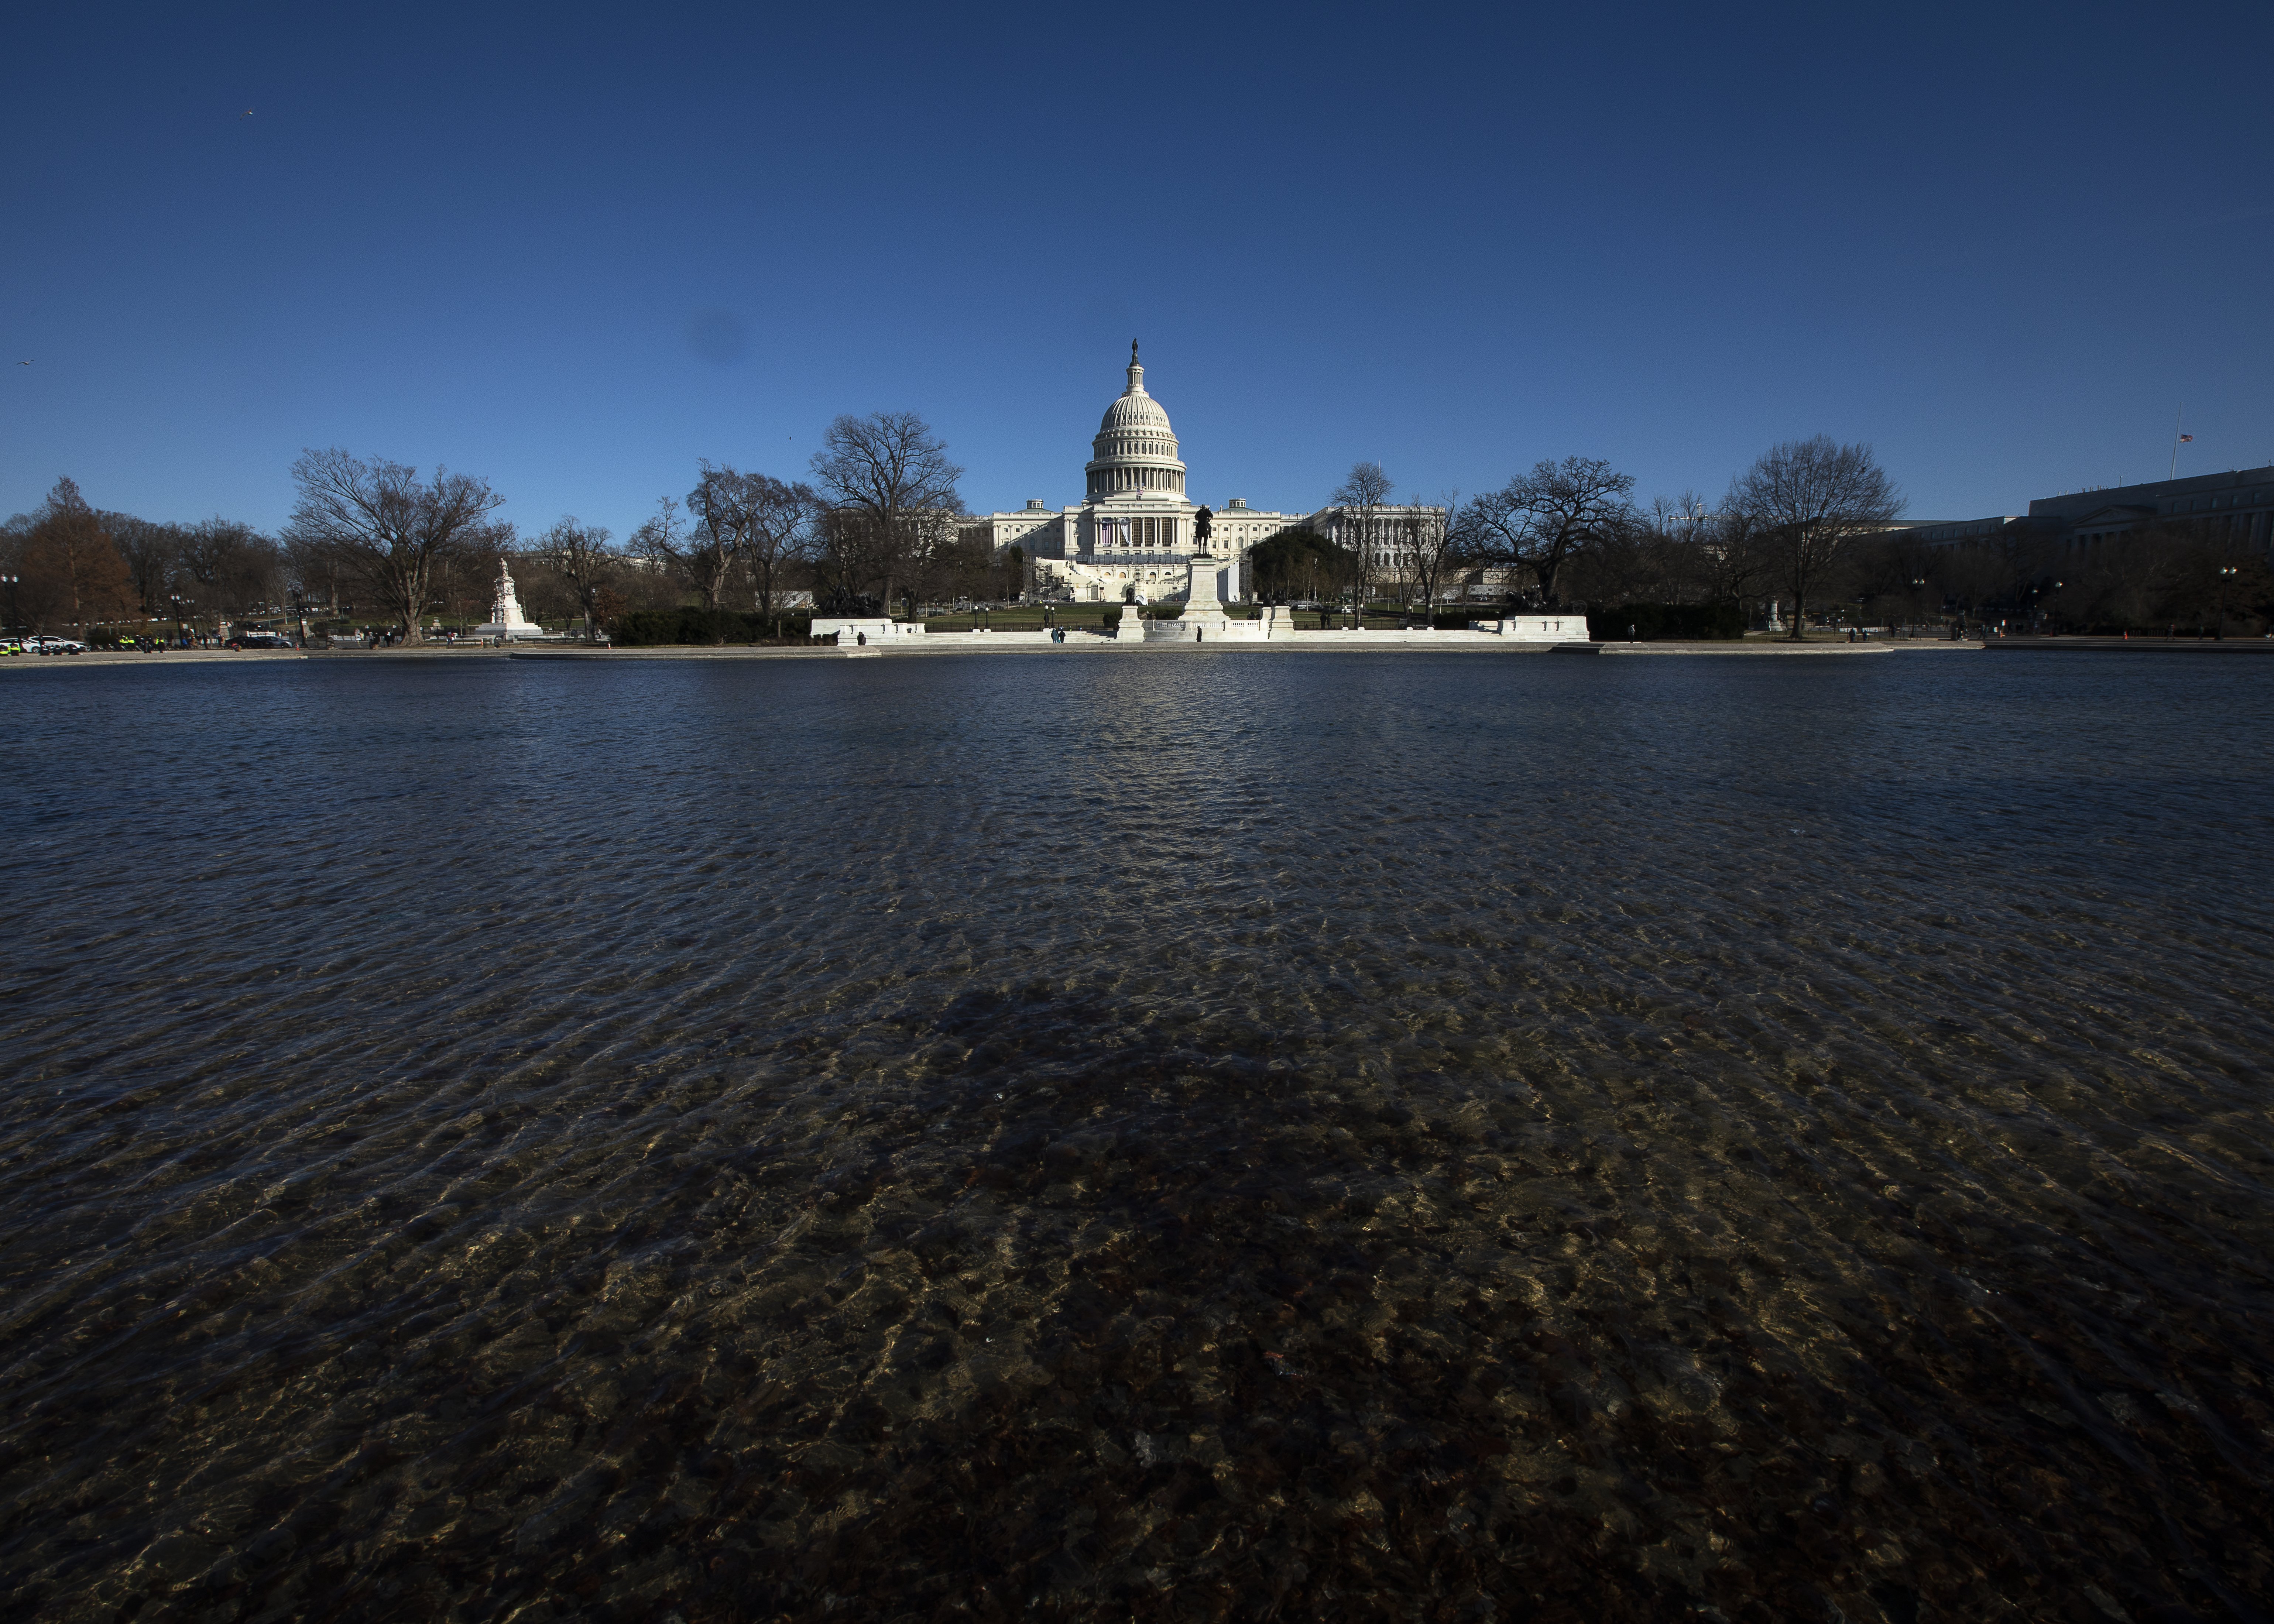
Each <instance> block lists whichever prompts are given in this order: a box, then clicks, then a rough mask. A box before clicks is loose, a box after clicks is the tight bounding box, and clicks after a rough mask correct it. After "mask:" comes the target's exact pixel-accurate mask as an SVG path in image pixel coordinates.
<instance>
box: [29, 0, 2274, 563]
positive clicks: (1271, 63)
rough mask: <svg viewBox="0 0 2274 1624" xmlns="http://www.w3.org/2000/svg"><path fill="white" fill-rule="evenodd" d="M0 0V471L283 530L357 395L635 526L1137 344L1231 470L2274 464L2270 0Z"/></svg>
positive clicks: (2095, 471)
mask: <svg viewBox="0 0 2274 1624" xmlns="http://www.w3.org/2000/svg"><path fill="white" fill-rule="evenodd" d="M14 15H15V17H16V20H15V21H14V22H13V23H12V24H11V26H10V29H9V43H8V49H7V52H6V60H5V65H4V70H0V72H4V86H5V96H4V99H0V124H4V129H5V136H6V139H5V159H4V170H0V193H4V201H5V207H6V214H5V219H6V222H7V229H6V232H5V235H4V238H0V241H4V250H0V289H4V295H5V297H4V301H0V327H4V329H5V337H4V346H5V351H6V353H5V354H4V356H0V514H4V513H8V512H13V511H17V510H20V509H23V508H29V507H31V506H33V505H34V504H35V503H36V502H37V501H38V500H39V499H40V497H41V494H42V493H43V492H44V491H45V490H46V489H47V487H48V485H49V484H50V483H51V482H52V481H53V480H54V479H55V477H56V476H57V475H58V474H64V473H68V474H70V475H72V476H73V477H76V478H77V479H78V480H79V483H80V485H82V487H83V488H84V489H85V491H86V492H87V496H88V498H89V500H93V501H94V503H96V505H98V506H100V507H105V508H117V509H123V510H126V511H130V512H135V513H139V514H142V515H147V516H150V517H154V518H182V519H192V518H197V517H200V516H204V515H211V514H215V513H220V514H225V515H230V516H234V517H240V518H244V519H247V520H250V521H252V522H253V523H257V524H260V525H262V526H264V527H267V526H274V525H275V524H278V523H281V522H282V519H283V518H284V516H285V515H286V513H287V512H288V511H289V509H290V502H291V485H290V479H289V477H288V472H287V470H288V469H289V467H290V463H291V462H292V459H293V458H294V456H295V455H297V453H298V452H299V451H300V449H301V448H302V447H320V446H328V445H339V446H344V447H348V448H349V449H350V450H352V451H355V452H357V453H358V454H359V455H378V456H387V457H391V458H394V459H395V460H398V461H402V462H412V463H416V464H418V465H419V466H420V467H422V468H425V467H430V466H431V465H433V464H434V463H436V462H443V463H447V464H448V466H450V467H452V468H455V469H462V470H467V471H469V472H472V473H477V474H479V475H482V476H483V477H486V478H488V479H489V480H491V481H492V483H493V484H494V485H496V486H497V487H498V488H499V489H500V490H501V492H504V493H505V494H506V496H507V497H508V501H509V505H508V508H507V510H506V511H507V513H508V515H510V516H511V517H513V518H514V519H515V520H516V521H517V522H518V523H521V524H522V525H523V527H524V528H530V527H536V526H541V525H543V524H545V523H549V522H550V521H551V520H552V519H553V518H555V517H557V516H559V515H561V514H563V513H573V514H576V515H579V516H581V517H583V518H584V519H586V520H588V521H590V522H593V523H604V524H607V525H609V526H611V527H612V528H614V530H616V532H617V533H618V534H619V535H622V534H624V533H625V532H627V531H629V530H630V528H631V527H632V526H633V525H634V524H635V523H636V522H637V521H638V519H639V517H640V516H641V515H642V514H643V513H644V511H646V510H647V509H648V508H649V507H650V506H651V504H652V502H653V500H654V499H655V498H656V497H657V496H658V495H659V494H661V493H664V492H673V493H679V492H684V491H685V490H686V489H687V488H688V486H689V484H690V483H691V480H692V477H693V474H694V470H695V463H696V460H697V458H698V457H704V456H707V457H711V458H712V459H714V460H718V461H725V462H734V463H735V464H737V465H740V466H744V467H756V468H759V469H764V470H768V471H771V472H774V473H778V474H782V475H792V476H794V475H799V474H801V473H802V470H803V468H804V464H805V462H806V459H807V457H808V456H809V454H810V453H811V451H812V450H813V448H814V447H815V445H816V442H817V439H818V437H819V434H820V431H821V430H822V429H823V427H824V426H825V425H826V424H827V423H828V421H829V419H830V418H831V417H832V416H833V415H835V414H836V413H839V412H848V411H849V412H865V411H870V410H878V409H882V408H896V409H897V408H907V409H913V410H916V411H918V412H921V413H922V414H923V416H924V417H927V418H928V419H929V420H930V422H931V423H932V425H934V426H935V427H936V428H937V430H938V431H939V432H940V433H941V434H942V435H943V436H944V437H945V439H946V440H947V441H948V442H949V445H950V447H951V449H952V451H953V454H954V455H955V457H956V459H957V460H958V461H959V462H962V463H963V464H964V465H965V466H966V467H967V468H968V470H969V472H968V477H966V479H965V481H964V487H963V488H964V494H965V496H966V498H967V499H968V501H969V502H970V503H971V504H972V505H973V506H975V507H977V508H994V507H1002V506H1015V505H1017V504H1018V503H1019V502H1020V501H1022V500H1024V499H1026V498H1028V497H1040V498H1042V499H1043V500H1046V501H1048V502H1050V503H1051V504H1052V505H1058V504H1061V503H1065V502H1068V501H1074V500H1080V496H1081V464H1082V462H1083V461H1084V460H1085V459H1086V458H1087V456H1088V440H1089V436H1090V435H1091V434H1093V433H1095V432H1096V426H1097V418H1098V416H1099V414H1100V413H1101V412H1102V411H1103V409H1104V407H1105V404H1106V402H1107V401H1108V400H1109V399H1110V398H1111V396H1112V395H1114V394H1115V393H1116V392H1117V391H1118V389H1119V387H1120V384H1121V372H1120V368H1121V365H1122V364H1123V362H1124V360H1125V359H1126V355H1127V351H1128V346H1129V341H1130V339H1131V338H1132V337H1137V338H1141V339H1142V340H1143V341H1144V345H1145V361H1146V364H1147V372H1148V383H1149V384H1151V385H1152V386H1153V387H1154V391H1155V393H1156V395H1159V396H1160V398H1161V400H1162V402H1163V404H1165V405H1166V406H1167V408H1168V409H1169V411H1170V413H1171V417H1173V419H1174V421H1175V424H1176V427H1177V430H1178V434H1179V435H1180V437H1181V438H1182V440H1183V442H1184V455H1185V459H1186V462H1187V463H1188V464H1189V465H1190V467H1191V470H1192V490H1193V494H1194V495H1195V496H1196V497H1199V498H1201V499H1204V500H1211V501H1217V502H1221V501H1222V500H1224V498H1226V497H1229V496H1233V495H1239V496H1244V497H1246V498H1247V499H1248V500H1250V502H1252V503H1254V505H1257V506H1265V505H1270V506H1285V507H1308V506H1310V505H1313V504H1315V503H1317V502H1319V501H1321V500H1323V498H1324V496H1325V493H1326V492H1327V491H1328V490H1329V488H1330V487H1331V486H1332V485H1333V484H1334V483H1335V482H1336V480H1337V477H1339V476H1340V474H1341V473H1342V472H1343V471H1344V470H1346V469H1347V468H1348V467H1349V465H1350V464H1351V463H1352V462H1354V461H1356V460H1359V459H1360V458H1374V459H1378V460H1380V461H1381V462H1382V463H1384V464H1385V465H1386V466H1387V467H1388V468H1389V471H1390V473H1391V474H1392V476H1393V477H1395V478H1396V479H1397V481H1398V482H1399V484H1400V485H1402V486H1404V487H1407V488H1409V489H1417V490H1420V491H1424V492H1437V491H1440V490H1442V489H1444V488H1446V487H1449V486H1458V487H1460V488H1462V489H1465V490H1474V489H1477V488H1479V487H1480V486H1486V485H1497V484H1499V483H1501V482H1502V481H1504V480H1505V479H1507V478H1508V477H1509V476H1510V474H1512V473H1514V472H1516V471H1517V470H1519V469H1521V468H1524V467H1526V466H1529V465H1530V464H1531V463H1532V462H1533V461H1535V460H1537V459H1538V458H1540V457H1543V456H1559V457H1560V456H1562V455H1567V454H1571V453H1580V454H1585V455H1593V456H1602V457H1607V458H1609V459H1610V460H1611V461H1612V462H1615V464H1617V465H1618V466H1620V467H1621V468H1623V469H1625V470H1629V471H1630V472H1632V473H1633V474H1634V475H1635V476H1636V477H1637V478H1638V481H1639V489H1640V492H1641V493H1643V494H1649V493H1653V492H1667V493H1672V492H1677V491H1680V490H1682V489H1683V488H1685V487H1690V488H1695V489H1698V490H1699V491H1701V492H1706V494H1708V495H1709V496H1710V495H1714V494H1718V493H1719V492H1721V491H1722V490H1723V489H1724V488H1726V486H1727V485H1728V479H1729V477H1730V476H1731V475H1732V474H1733V473H1734V472H1736V470H1738V469H1739V468H1741V467H1742V466H1743V464H1744V463H1746V462H1749V461H1750V460H1751V458H1752V457H1753V456H1754V455H1756V454H1758V452H1759V451H1760V450H1761V449H1762V448H1764V447H1766V446H1767V445H1768V444H1770V443H1771V442H1773V441H1774V440H1781V439H1786V438H1790V437H1794V436H1798V435H1806V434H1811V433H1816V432H1826V433H1830V434H1833V435H1836V436H1838V437H1840V438H1841V439H1843V440H1868V441H1870V442H1871V444H1872V445H1873V446H1875V447H1877V449H1878V451H1879V455H1880V457H1881V459H1882V461H1883V462H1885V463H1886V465H1887V467H1888V468H1889V470H1891V471H1892V472H1893V473H1894V476H1895V477H1896V478H1897V480H1898V481H1899V482H1900V483H1901V485H1902V486H1903V487H1904V489H1905V491H1906V492H1907V493H1908V494H1909V499H1910V511H1911V513H1912V514H1913V515H1920V516H1929V517H1965V516H1973V515H1981V514H1986V513H1998V512H2014V511H2019V510H2021V508H2022V504H2024V503H2025V502H2026V501H2027V500H2029V497H2031V496H2033V495H2043V494H2047V493H2050V492H2057V491H2063V490H2073V489H2076V488H2078V487H2080V486H2082V485H2100V484H2111V483H2119V482H2123V481H2127V480H2135V479H2142V478H2157V477H2162V476H2163V474H2164V471H2165V467H2166V465H2167V462H2168V459H2169V456H2170V453H2171V435H2172V413H2173V410H2174V408H2175V407H2176V406H2177V405H2178V403H2179V402H2181V401H2184V402H2186V407H2187V423H2188V427H2189V428H2190V429H2191V430H2192V431H2193V432H2195V435H2196V439H2195V442H2194V444H2192V445H2191V446H2188V447H2186V448H2185V449H2184V451H2183V453H2182V455H2181V460H2180V467H2181V469H2182V471H2186V470H2195V471H2198V472H2200V471H2206V470H2215V469H2225V468H2229V467H2236V466H2251V465H2255V464H2260V463H2265V462H2274V387H2270V386H2274V367H2270V365H2269V362H2270V338H2274V300H2270V298H2269V297H2268V295H2269V290H2270V288H2274V175H2270V169H2274V162H2270V160H2274V88H2270V86H2274V6H2269V5H2266V4H2263V3H2262V4H2255V5H2233V6H2224V7H2220V6H2179V7H2150V6H2143V5H2139V4H2131V5H2124V6H2089V5H2087V6H2077V5H2062V6H2050V5H2049V6H2042V7H2030V8H2022V7H2006V6H1999V5H1995V4H1990V5H1984V4H1969V5H1965V6H1954V7H1950V8H1948V9H1942V10H1937V9H1933V8H1930V7H1926V6H1921V5H1884V6H1879V7H1876V8H1869V9H1866V8H1860V7H1852V6H1828V5H1817V6H1811V7H1806V8H1800V7H1794V8H1790V9H1787V10H1778V9H1775V8H1771V7H1766V6H1753V7H1713V8H1707V7H1698V6H1686V7H1680V8H1666V9H1662V10H1650V9H1641V8H1598V7H1575V6H1557V7H1554V8H1519V7H1514V6H1508V5H1492V6H1476V7H1468V8H1458V7H1418V8H1409V7H1391V6H1383V7H1380V8H1367V9H1356V8H1349V9H1343V8H1336V7H1331V6H1309V7H1291V6H1273V7H1268V8H1266V7H1254V8H1242V7H1238V6H1224V5H1214V6H1205V7H1196V8H1190V9H1186V8H1183V7H1179V6H1175V5H1166V4H1163V5H1153V6H1127V5H1082V6H1065V5H1057V6H1050V7H1042V8H1035V9H1034V10H1031V11H1019V10H1015V9H1013V8H1011V7H980V8H953V9H951V8H944V7H937V6H908V7H898V6H892V5H881V6H874V7H862V8H853V7H825V8H812V9H807V8H798V9H794V10H791V9H781V10H769V9H767V8H763V7H750V6H734V7H727V6H719V7H712V8H704V7H693V6H669V5H651V6H641V7H631V6H617V7H610V8H606V10H602V9H599V8H591V9H585V8H579V7H576V6H574V5H565V6H557V7H549V8H541V7H537V6H524V7H517V8H512V9H506V8H493V7H483V6H478V5H477V6H465V5H463V4H462V5H454V6H449V7H441V8H433V9H428V8H425V7H422V6H418V5H415V4H390V5H387V6H372V7H356V6H309V5H304V4H296V5H290V6H286V5H276V6H267V7H260V6H237V7H227V6H223V7H197V8H192V7H184V6H178V5H177V6H167V7H148V8H135V7H127V6H113V7H97V6H86V5H80V6H58V5H49V6H26V7H25V8H24V9H23V10H22V11H19V12H16V13H14ZM246 109H251V110H252V117H243V115H244V113H245V110H246ZM25 358H29V359H30V360H31V361H32V362H33V365H31V366H28V367H24V366H19V365H16V362H17V361H19V359H25Z"/></svg>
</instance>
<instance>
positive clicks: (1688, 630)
mask: <svg viewBox="0 0 2274 1624" xmlns="http://www.w3.org/2000/svg"><path fill="white" fill-rule="evenodd" d="M1628 628H1633V629H1632V630H1630V629H1628ZM1587 635H1588V636H1589V637H1591V638H1593V640H1594V641H1595V642H1597V643H1624V642H1626V641H1627V640H1628V639H1629V638H1635V639H1638V640H1639V641H1641V642H1643V643H1654V642H1656V641H1657V640H1658V639H1660V638H1661V637H1676V638H1698V639H1706V640H1711V639H1729V638H1738V637H1743V635H1745V612H1744V611H1743V609H1741V608H1739V607H1738V606H1737V605H1735V604H1621V605H1619V606H1618V607H1617V608H1615V609H1590V610H1588V611H1587Z"/></svg>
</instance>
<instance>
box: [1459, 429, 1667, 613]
mask: <svg viewBox="0 0 2274 1624" xmlns="http://www.w3.org/2000/svg"><path fill="white" fill-rule="evenodd" d="M1634 483H1635V482H1634V476H1633V475H1632V474H1623V473H1620V472H1618V471H1617V470H1615V469H1614V468H1612V466H1611V465H1610V464H1609V463H1608V462H1603V461H1602V460H1601V459H1600V458H1597V457H1577V456H1572V457H1565V458H1564V459H1563V460H1562V462H1550V461H1545V460H1543V461H1541V462H1536V463H1534V464H1533V465H1532V471H1531V472H1530V473H1528V474H1521V475H1518V476H1517V477H1516V478H1514V479H1511V480H1510V481H1509V482H1508V484H1507V485H1503V486H1502V487H1501V489H1499V490H1497V491H1487V492H1485V493H1484V494H1483V495H1482V496H1479V497H1476V498H1474V499H1472V500H1471V501H1470V503H1469V507H1468V511H1467V513H1466V514H1465V515H1464V521H1463V530H1464V539H1465V547H1466V549H1467V551H1468V552H1469V553H1470V554H1471V555H1472V557H1474V558H1476V559H1478V560H1480V561H1491V562H1495V563H1506V564H1516V565H1521V566H1524V567H1525V568H1529V569H1530V570H1531V571H1532V578H1533V579H1534V580H1535V581H1536V582H1538V583H1539V590H1540V598H1541V600H1542V601H1543V602H1546V603H1548V604H1555V603H1558V602H1560V601H1561V600H1560V599H1559V598H1557V597H1556V579H1557V577H1558V576H1559V575H1561V574H1562V569H1563V566H1564V564H1565V563H1566V562H1568V561H1569V560H1570V558H1571V555H1572V554H1573V553H1577V552H1578V551H1580V550H1581V549H1583V548H1585V547H1587V546H1589V545H1592V544H1593V543H1594V542H1595V541H1597V540H1598V539H1600V538H1602V537H1604V536H1607V535H1611V534H1615V533H1618V532H1619V531H1621V530H1623V528H1624V527H1626V526H1627V525H1628V524H1630V523H1631V516H1630V515H1631V511H1632V507H1633V504H1632V502H1631V500H1630V497H1631V495H1632V493H1633V491H1634Z"/></svg>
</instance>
